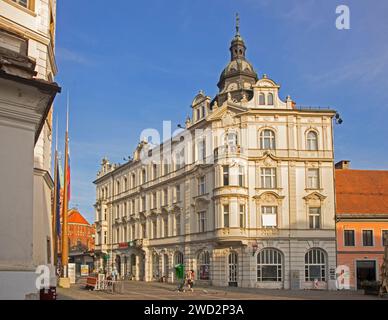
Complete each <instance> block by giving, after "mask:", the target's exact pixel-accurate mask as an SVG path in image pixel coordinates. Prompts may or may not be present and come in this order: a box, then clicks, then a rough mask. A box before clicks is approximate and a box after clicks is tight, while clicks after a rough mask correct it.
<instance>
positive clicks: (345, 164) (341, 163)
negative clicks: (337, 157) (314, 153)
mask: <svg viewBox="0 0 388 320" xmlns="http://www.w3.org/2000/svg"><path fill="white" fill-rule="evenodd" d="M335 168H336V169H343V170H346V169H350V160H341V161H339V162H337V163H336V164H335Z"/></svg>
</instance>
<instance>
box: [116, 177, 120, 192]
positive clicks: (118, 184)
mask: <svg viewBox="0 0 388 320" xmlns="http://www.w3.org/2000/svg"><path fill="white" fill-rule="evenodd" d="M116 187H117V193H120V191H121V190H120V181H119V180H117V182H116Z"/></svg>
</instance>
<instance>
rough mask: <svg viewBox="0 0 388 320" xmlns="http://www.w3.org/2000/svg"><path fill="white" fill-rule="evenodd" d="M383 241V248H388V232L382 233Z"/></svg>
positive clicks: (383, 231)
mask: <svg viewBox="0 0 388 320" xmlns="http://www.w3.org/2000/svg"><path fill="white" fill-rule="evenodd" d="M381 241H382V245H383V246H388V230H382V231H381Z"/></svg>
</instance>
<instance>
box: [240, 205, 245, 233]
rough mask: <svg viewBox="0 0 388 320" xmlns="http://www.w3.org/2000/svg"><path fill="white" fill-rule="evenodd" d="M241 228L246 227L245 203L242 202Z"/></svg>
mask: <svg viewBox="0 0 388 320" xmlns="http://www.w3.org/2000/svg"><path fill="white" fill-rule="evenodd" d="M240 228H245V204H240Z"/></svg>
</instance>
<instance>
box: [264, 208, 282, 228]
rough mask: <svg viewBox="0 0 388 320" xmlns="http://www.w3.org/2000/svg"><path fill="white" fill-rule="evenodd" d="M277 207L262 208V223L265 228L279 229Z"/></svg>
mask: <svg viewBox="0 0 388 320" xmlns="http://www.w3.org/2000/svg"><path fill="white" fill-rule="evenodd" d="M277 209H278V208H277V207H275V206H264V207H261V218H262V219H261V221H262V226H263V228H275V227H277Z"/></svg>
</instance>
